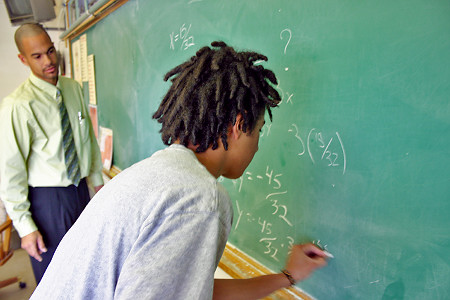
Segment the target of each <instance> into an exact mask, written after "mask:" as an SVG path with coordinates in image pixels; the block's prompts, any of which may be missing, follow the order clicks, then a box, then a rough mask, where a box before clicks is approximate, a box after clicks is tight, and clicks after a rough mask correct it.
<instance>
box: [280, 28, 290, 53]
mask: <svg viewBox="0 0 450 300" xmlns="http://www.w3.org/2000/svg"><path fill="white" fill-rule="evenodd" d="M285 31H286V32H287V33H289V39H288V41H287V43H286V46H284V54H286V49H287V47H288V45H289V43H290V42H291V38H292V31H291V30H290V29H288V28H286V29H283V30H282V31H281V32H280V39H281V40H283V32H285Z"/></svg>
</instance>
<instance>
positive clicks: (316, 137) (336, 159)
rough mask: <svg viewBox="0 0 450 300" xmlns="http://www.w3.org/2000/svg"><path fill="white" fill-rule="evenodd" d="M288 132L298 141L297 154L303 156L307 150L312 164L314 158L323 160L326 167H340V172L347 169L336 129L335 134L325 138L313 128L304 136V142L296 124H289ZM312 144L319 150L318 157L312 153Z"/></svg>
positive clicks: (343, 150) (340, 139)
mask: <svg viewBox="0 0 450 300" xmlns="http://www.w3.org/2000/svg"><path fill="white" fill-rule="evenodd" d="M288 132H291V133H293V134H294V137H295V138H296V139H297V140H298V142H299V145H300V148H299V152H298V156H303V155H304V154H305V153H306V152H308V155H309V157H310V159H311V161H312V163H313V164H316V160H317V161H319V160H320V161H325V162H326V164H327V166H328V167H333V168H336V167H342V174H345V171H346V169H347V155H346V154H345V148H344V144H343V142H342V138H341V136H340V134H339V132H337V131H336V133H335V136H333V137H328V138H326V137H325V135H324V134H323V133H322V132H321V131H319V130H317V129H316V128H313V129H311V130H310V131H309V133H308V134H307V135H306V137H305V138H306V143H305V142H304V138H302V136H301V134H300V131H299V129H298V126H297V125H296V124H294V123H293V124H291V126H290V127H289V129H288ZM313 142H314V145H313ZM332 145H337V147H332ZM313 146H314V148H315V149H318V150H320V151H319V156H318V157H316V156H315V155H314V153H315V151H313ZM336 148H338V150H340V153H338V150H336Z"/></svg>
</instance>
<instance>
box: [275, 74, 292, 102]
mask: <svg viewBox="0 0 450 300" xmlns="http://www.w3.org/2000/svg"><path fill="white" fill-rule="evenodd" d="M280 84H281V81H280V80H279V79H278V84H277V86H276V89H277V90H278V93H279V94H280V96H281V101H280V103H279V104H278V105H281V104H283V103H286V104H287V103H290V104H293V102H292V97H293V96H294V94H291V93H289V92H286V91H284V90H283V89H282V88H281V86H280Z"/></svg>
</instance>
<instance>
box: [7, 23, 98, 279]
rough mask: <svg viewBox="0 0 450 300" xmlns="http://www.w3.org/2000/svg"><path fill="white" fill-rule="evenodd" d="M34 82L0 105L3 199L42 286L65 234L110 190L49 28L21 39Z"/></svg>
mask: <svg viewBox="0 0 450 300" xmlns="http://www.w3.org/2000/svg"><path fill="white" fill-rule="evenodd" d="M15 42H16V45H17V48H18V50H19V55H18V56H19V59H20V60H21V62H22V63H23V64H24V65H26V66H28V67H29V68H30V69H31V75H30V77H29V78H28V79H27V80H26V81H25V82H24V83H23V84H22V85H20V86H19V87H18V88H17V89H16V90H15V91H14V92H13V93H12V94H10V95H9V96H7V97H6V98H5V99H4V100H3V101H2V103H1V104H0V139H1V141H2V142H1V144H0V178H1V180H0V196H1V199H2V200H3V202H4V204H5V207H6V209H7V212H8V214H9V216H10V217H11V219H12V220H13V224H14V227H15V228H16V230H17V232H18V233H19V236H20V237H21V244H22V248H24V249H25V250H26V251H27V252H28V254H29V255H30V256H31V257H32V259H31V263H32V266H33V271H34V275H35V278H36V282H37V283H39V281H40V280H41V278H42V276H43V274H44V272H45V270H46V268H47V266H48V264H49V263H50V260H51V259H52V256H53V253H54V251H55V250H56V247H57V246H58V244H59V242H60V241H61V239H62V238H63V236H64V234H65V233H66V232H67V231H68V230H69V228H70V227H71V226H72V224H73V223H74V222H75V221H76V219H77V218H78V216H79V215H80V214H81V212H82V211H83V209H84V208H85V206H86V205H87V204H88V202H89V200H90V197H89V191H88V187H87V183H86V177H88V176H89V179H90V180H91V183H92V185H93V186H95V190H96V192H97V191H98V190H99V189H100V188H101V187H102V186H103V179H102V163H101V157H100V151H99V148H98V145H97V141H96V139H95V135H94V131H93V128H92V125H91V121H90V118H89V113H88V110H87V109H86V106H85V104H84V102H83V92H82V90H81V87H80V85H79V84H78V83H77V82H76V81H74V80H72V79H69V78H65V77H62V76H58V56H57V53H56V49H55V47H54V45H53V43H52V41H51V39H50V37H49V36H48V34H47V32H46V31H45V29H44V28H43V27H42V26H41V25H39V24H24V25H22V26H20V27H19V28H18V29H17V31H16V33H15Z"/></svg>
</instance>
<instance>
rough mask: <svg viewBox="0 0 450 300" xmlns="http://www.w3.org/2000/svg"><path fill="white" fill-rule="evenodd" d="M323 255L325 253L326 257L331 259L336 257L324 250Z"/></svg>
mask: <svg viewBox="0 0 450 300" xmlns="http://www.w3.org/2000/svg"><path fill="white" fill-rule="evenodd" d="M322 251H323V253H325V255H326V256H328V257H329V258H334V255H333V254H331V253H330V252H328V251H326V250H322Z"/></svg>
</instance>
